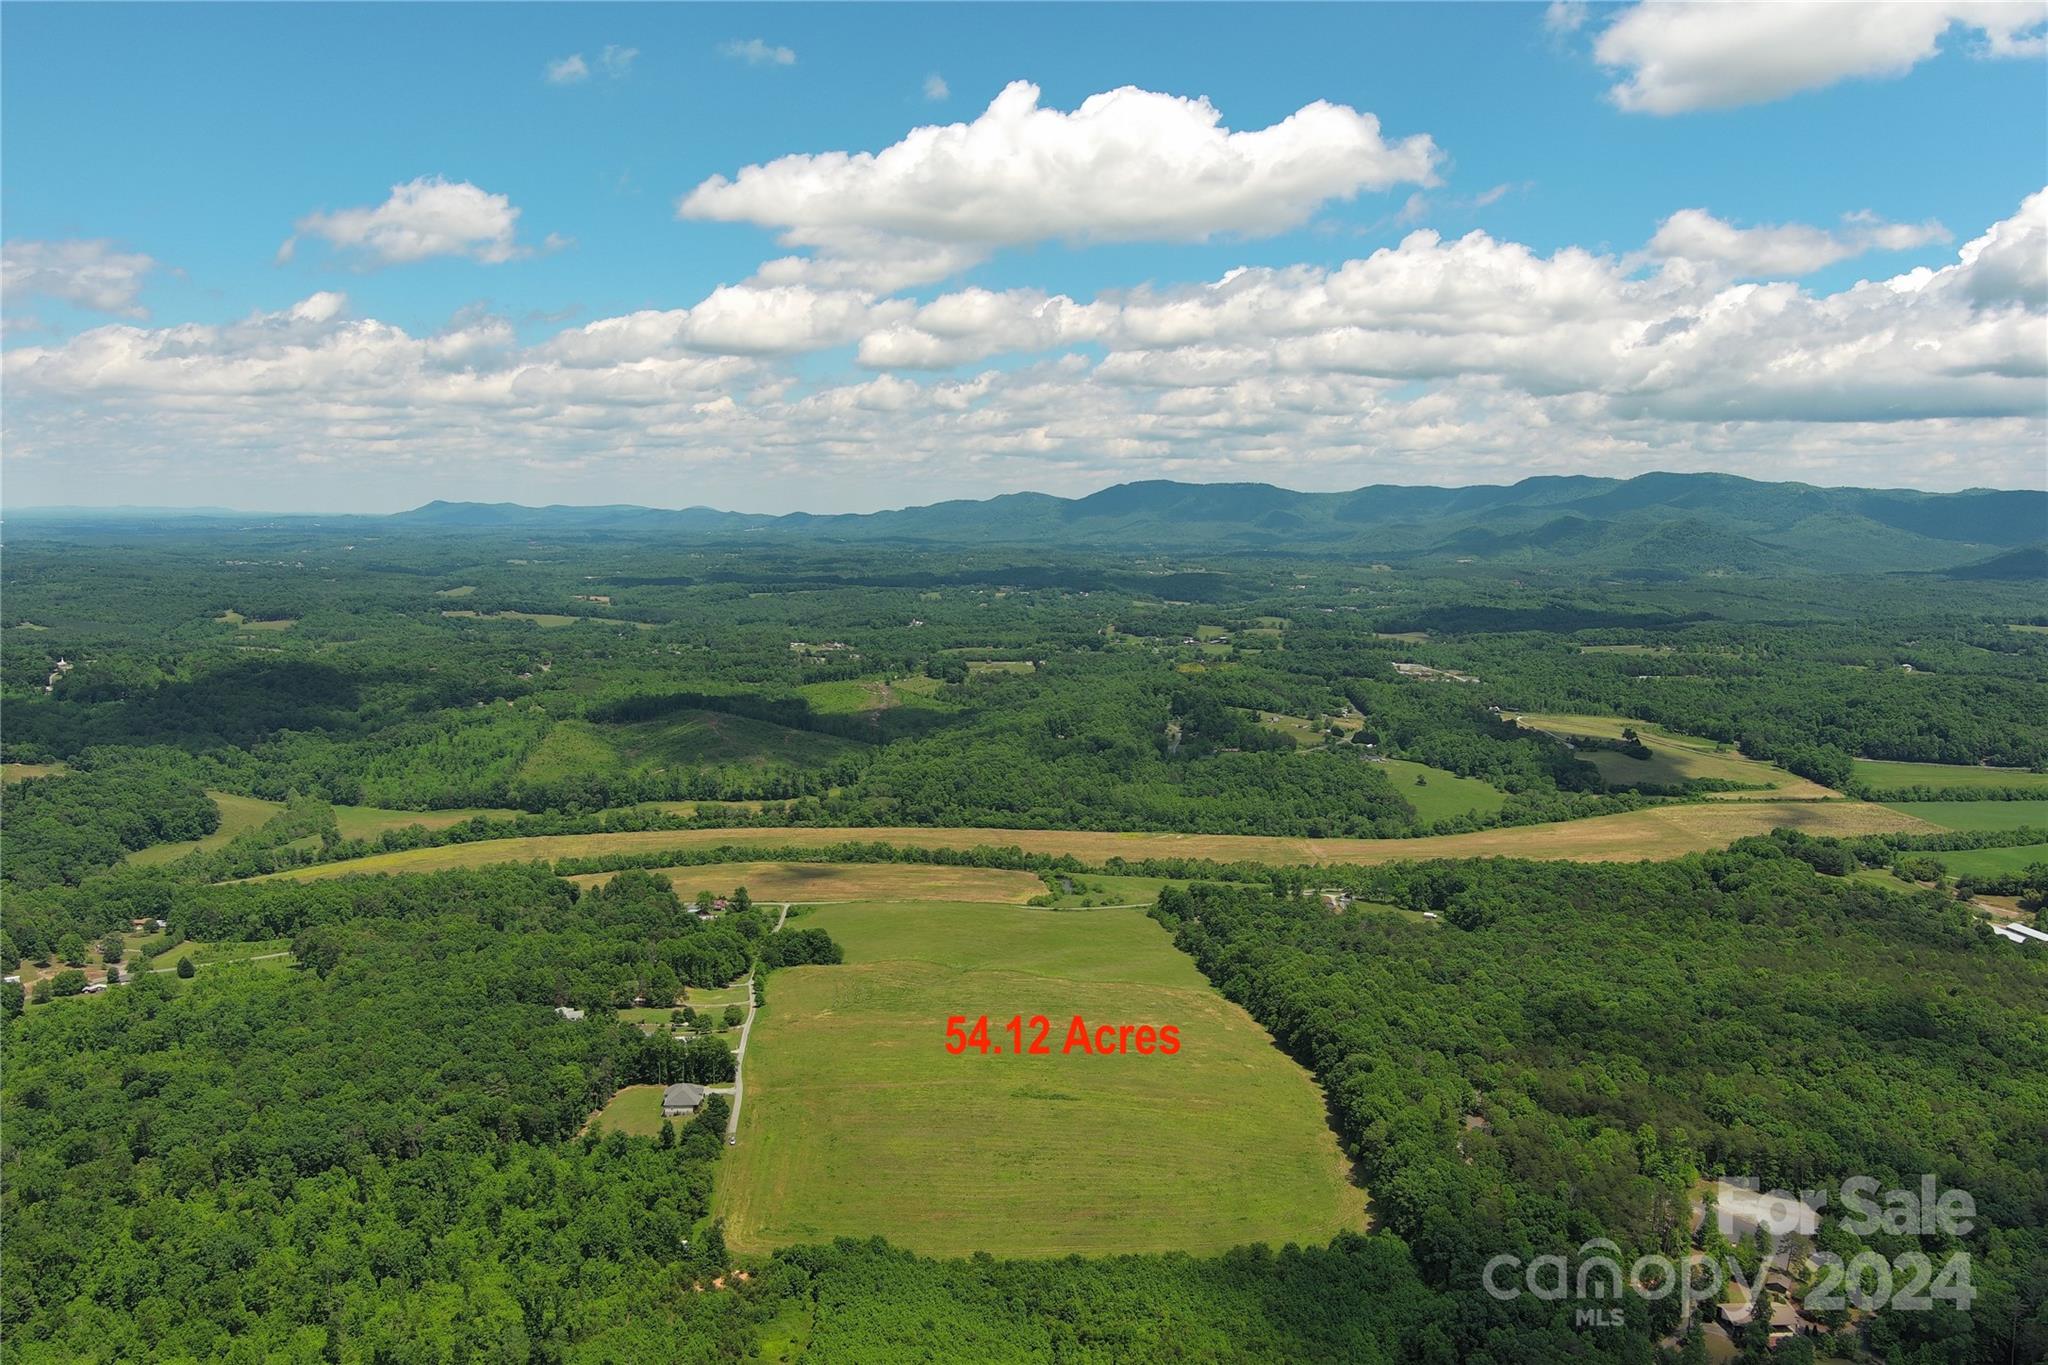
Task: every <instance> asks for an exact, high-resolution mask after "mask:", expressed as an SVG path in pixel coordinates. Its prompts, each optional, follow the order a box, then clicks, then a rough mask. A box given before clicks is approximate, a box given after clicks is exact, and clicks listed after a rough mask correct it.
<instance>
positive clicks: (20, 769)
mask: <svg viewBox="0 0 2048 1365" xmlns="http://www.w3.org/2000/svg"><path fill="white" fill-rule="evenodd" d="M70 771H71V770H70V769H69V768H67V767H65V766H64V765H63V764H62V763H0V782H26V781H27V780H28V779H29V778H31V777H62V776H63V775H64V774H65V773H68V772H70Z"/></svg>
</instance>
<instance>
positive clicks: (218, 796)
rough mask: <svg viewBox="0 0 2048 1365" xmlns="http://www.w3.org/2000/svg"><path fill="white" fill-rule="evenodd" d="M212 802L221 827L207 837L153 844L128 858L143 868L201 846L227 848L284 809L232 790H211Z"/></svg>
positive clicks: (198, 849)
mask: <svg viewBox="0 0 2048 1365" xmlns="http://www.w3.org/2000/svg"><path fill="white" fill-rule="evenodd" d="M207 795H208V796H210V797H212V798H213V804H214V805H215V807H217V808H218V809H219V811H220V826H219V828H217V829H215V830H214V832H213V833H211V834H209V835H207V836H206V837H205V838H204V839H181V840H179V841H178V842H177V843H175V844H151V845H150V846H149V847H148V848H143V849H137V850H136V851H135V852H133V853H131V854H129V855H128V861H129V862H131V863H135V864H137V865H139V866H142V867H153V866H156V865H157V864H159V863H170V862H176V861H177V860H178V859H180V858H182V857H184V856H185V855H186V854H188V853H196V852H198V851H200V850H202V849H204V850H206V851H208V852H211V851H212V850H214V849H216V848H221V847H224V846H225V845H226V844H227V843H228V842H229V841H230V840H232V839H233V838H234V837H235V836H236V835H238V834H246V833H248V832H249V831H250V830H252V829H255V828H256V827H257V826H258V825H261V824H263V823H264V822H265V821H267V820H269V819H270V817H271V816H273V815H275V814H277V813H278V812H279V811H281V810H283V809H284V803H283V802H282V801H264V800H260V799H258V798H257V797H254V796H236V795H235V794H234V793H233V792H208V793H207Z"/></svg>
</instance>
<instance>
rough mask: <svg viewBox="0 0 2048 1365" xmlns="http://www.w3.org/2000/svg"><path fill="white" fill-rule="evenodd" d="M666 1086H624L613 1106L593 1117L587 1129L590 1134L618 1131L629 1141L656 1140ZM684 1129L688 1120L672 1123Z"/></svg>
mask: <svg viewBox="0 0 2048 1365" xmlns="http://www.w3.org/2000/svg"><path fill="white" fill-rule="evenodd" d="M667 1088H668V1087H667V1086H664V1085H626V1086H620V1087H619V1089H618V1091H617V1092H616V1093H615V1094H613V1096H612V1098H611V1102H610V1103H609V1104H607V1105H605V1107H604V1108H602V1109H600V1110H598V1111H597V1112H596V1113H595V1114H592V1115H591V1116H590V1122H588V1123H587V1124H585V1125H584V1127H585V1129H586V1130H588V1131H590V1132H598V1131H601V1130H605V1129H611V1128H617V1129H619V1130H621V1131H623V1132H624V1133H625V1134H626V1135H627V1136H628V1137H655V1136H657V1135H659V1134H660V1132H661V1092H662V1091H664V1090H666V1089H667ZM669 1122H670V1123H673V1124H674V1125H675V1126H676V1127H677V1128H681V1127H682V1126H683V1125H684V1124H685V1123H688V1122H689V1120H688V1119H670V1120H669Z"/></svg>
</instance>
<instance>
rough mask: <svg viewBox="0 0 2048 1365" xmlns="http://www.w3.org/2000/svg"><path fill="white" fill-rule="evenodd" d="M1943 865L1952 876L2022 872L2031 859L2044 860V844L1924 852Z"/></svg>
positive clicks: (2047, 858)
mask: <svg viewBox="0 0 2048 1365" xmlns="http://www.w3.org/2000/svg"><path fill="white" fill-rule="evenodd" d="M1927 856H1928V857H1930V858H1933V859H1935V860H1936V861H1937V862H1939V863H1940V864H1941V865H1942V866H1943V867H1945V868H1947V869H1948V871H1949V875H1950V876H1952V877H1962V876H1978V877H1998V876H2004V875H2005V874H2007V873H2010V872H2024V871H2026V870H2027V869H2028V868H2030V867H2032V866H2033V865H2034V864H2035V863H2048V844H2021V845H2019V846H2018V847H2015V848H1970V849H1962V850H1960V851H1958V852H1954V853H1930V854H1928V855H1927Z"/></svg>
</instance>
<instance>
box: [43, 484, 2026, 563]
mask: <svg viewBox="0 0 2048 1365" xmlns="http://www.w3.org/2000/svg"><path fill="white" fill-rule="evenodd" d="M89 515H91V514H88V513H86V512H84V511H81V510H78V509H64V510H63V511H62V512H58V511H56V510H54V509H44V510H40V511H39V510H34V509H29V510H19V509H17V510H13V511H10V512H9V514H8V519H9V522H10V523H11V524H12V526H13V527H14V528H15V529H19V528H20V527H21V526H22V525H23V523H24V520H26V521H28V522H31V523H33V522H36V521H44V520H77V519H81V518H85V517H87V516H89ZM122 515H123V513H120V512H112V511H109V512H102V513H99V514H97V517H96V519H99V520H116V519H119V518H120V517H121V516H122ZM126 515H129V516H134V515H137V514H136V513H133V512H131V513H128V514H126ZM181 515H183V516H185V517H192V516H204V515H208V514H206V513H190V512H188V513H183V514H181ZM225 515H228V516H238V517H239V518H240V519H242V520H248V519H249V517H248V514H225ZM263 520H264V521H265V523H266V524H269V525H277V524H280V523H284V522H288V521H290V520H292V519H291V518H282V517H279V518H264V519H263ZM318 520H319V522H320V523H322V524H324V525H334V524H336V523H337V522H346V523H347V524H348V525H350V526H352V527H353V526H361V527H363V529H364V530H365V531H368V530H370V528H371V527H393V528H398V527H403V528H409V529H418V530H432V531H441V532H451V533H454V532H488V531H513V532H523V533H543V534H558V535H594V536H596V535H621V536H631V537H634V538H636V539H637V538H642V537H650V536H651V537H657V538H659V537H667V536H673V537H676V538H678V539H680V540H691V541H735V542H746V543H762V542H770V543H772V542H775V541H787V542H789V543H792V544H796V543H804V542H816V543H859V544H890V543H896V544H905V545H929V546H934V547H937V546H977V547H996V546H1020V545H1029V546H1038V547H1043V548H1048V549H1088V550H1101V551H1114V550H1143V551H1154V550H1170V551H1178V552H1181V553H1237V554H1312V555H1319V556H1351V557H1358V558H1370V559H1372V560H1375V561H1385V562H1388V563H1396V564H1407V565H1417V566H1423V565H1446V564H1457V563H1462V562H1471V563H1477V564H1493V565H1510V566H1512V565H1523V564H1527V565H1531V566H1538V565H1557V566H1572V567H1578V568H1583V569H1588V570H1595V571H1599V570H1608V571H1615V572H1624V571H1625V572H1629V573H1632V574H1649V575H1672V576H1684V575H1691V574H1698V573H1709V572H1715V571H1721V572H1730V573H1758V572H1774V571H1799V570H1805V571H1819V572H1855V571H1877V572H1901V571H1906V572H1915V571H1917V572H1945V573H1952V574H1953V575H1954V576H1957V577H1968V578H1977V579H1992V580H2012V581H2025V580H2028V579H2036V578H2040V577H2041V576H2042V569H2043V565H2044V562H2048V492H2037V491H2000V490H1994V489H1974V490H1970V491H1967V492H1961V493H1922V492H1916V491H1913V490H1910V489H1869V488H1817V487H1814V486H1812V485H1810V484H1801V483H1761V482H1758V481H1756V480H1753V479H1744V478H1738V477H1736V476H1734V475H1731V474H1643V475H1640V476H1638V477H1636V478H1632V479H1603V478H1589V477H1576V476H1572V477H1542V478H1532V479H1524V480H1522V481H1521V482H1520V483H1515V484H1508V485H1505V486H1497V485H1487V486H1475V487H1468V488H1431V487H1407V486H1401V485H1393V484H1375V485H1373V486H1371V487H1367V488H1359V489H1354V490H1353V491H1351V492H1348V493H1296V492H1292V491H1290V490H1288V489H1285V488H1275V487H1273V486H1272V485H1270V484H1262V483H1220V484H1215V483H1212V484H1191V483H1173V482H1168V481H1164V480H1151V481H1147V482H1143V483H1125V484H1118V485H1116V486H1115V487H1113V488H1105V489H1103V490H1102V491H1101V492H1099V493H1091V494H1089V495H1088V496H1087V497H1083V498H1060V497H1054V496H1052V495H1050V494H1045V493H1007V494H1004V495H1002V496H1000V497H994V498H988V499H985V500H982V501H955V502H940V503H933V504H931V505H930V506H926V507H909V508H903V509H901V510H898V511H891V512H871V513H846V514H842V515H832V516H821V515H814V514H811V513H804V512H797V513H791V514H788V515H784V516H768V515H762V514H755V513H746V512H721V511H718V510H716V509H713V508H709V507H687V508H682V509H680V510H672V509H663V508H653V507H635V506H630V505H612V506H603V507H564V506H553V507H524V506H520V505H518V504H514V503H482V502H430V503H428V504H426V505H425V506H423V507H416V508H414V509H413V510H411V511H409V512H398V513H394V514H392V515H390V516H386V517H350V518H334V517H321V518H318Z"/></svg>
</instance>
